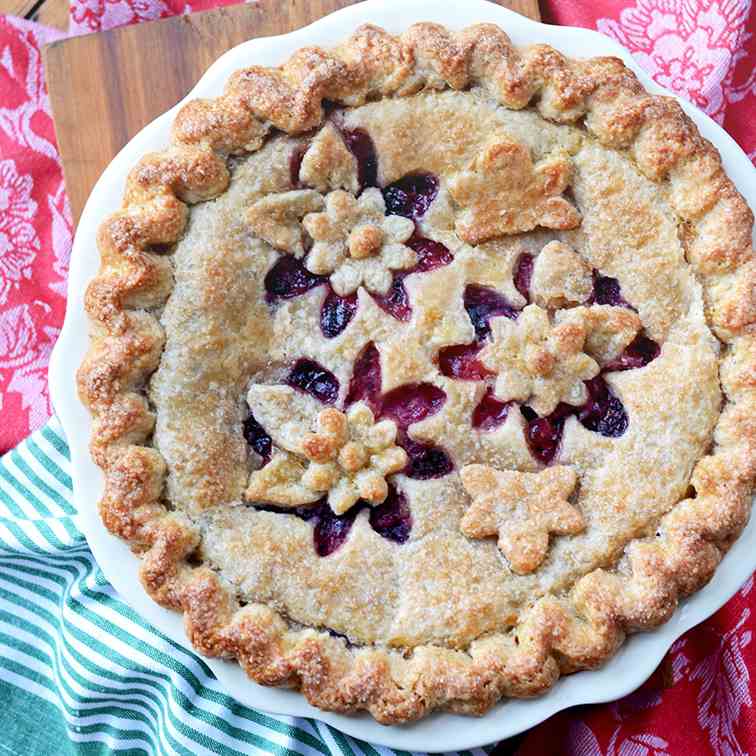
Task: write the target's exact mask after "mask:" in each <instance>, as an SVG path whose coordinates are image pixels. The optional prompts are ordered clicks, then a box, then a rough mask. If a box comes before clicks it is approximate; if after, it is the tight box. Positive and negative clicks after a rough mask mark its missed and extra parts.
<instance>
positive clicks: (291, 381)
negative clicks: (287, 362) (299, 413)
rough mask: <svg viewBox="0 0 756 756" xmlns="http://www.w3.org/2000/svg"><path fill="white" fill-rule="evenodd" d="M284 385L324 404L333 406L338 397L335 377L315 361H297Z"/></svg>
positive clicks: (337, 385) (302, 359)
mask: <svg viewBox="0 0 756 756" xmlns="http://www.w3.org/2000/svg"><path fill="white" fill-rule="evenodd" d="M286 383H287V384H288V385H289V386H291V387H292V388H295V389H297V390H298V391H303V392H304V393H305V394H310V396H314V397H315V398H316V399H317V400H318V401H321V402H323V403H324V404H333V403H334V402H335V401H336V399H337V398H338V396H339V381H338V380H337V378H336V376H335V375H334V374H333V373H332V372H331V371H330V370H326V369H325V368H324V367H323V366H322V365H319V364H318V363H317V362H315V360H309V359H307V358H306V357H303V358H301V359H299V360H297V362H296V363H295V365H294V367H293V368H292V369H291V372H290V373H289V375H288V376H287V378H286Z"/></svg>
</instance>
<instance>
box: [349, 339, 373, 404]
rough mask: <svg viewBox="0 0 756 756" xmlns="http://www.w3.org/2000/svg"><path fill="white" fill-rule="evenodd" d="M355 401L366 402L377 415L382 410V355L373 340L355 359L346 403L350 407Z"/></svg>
mask: <svg viewBox="0 0 756 756" xmlns="http://www.w3.org/2000/svg"><path fill="white" fill-rule="evenodd" d="M355 402H365V403H366V404H367V405H368V407H370V409H371V410H373V414H375V415H378V414H379V412H380V406H381V357H380V354H379V353H378V349H377V348H376V346H375V344H373V342H372V341H371V342H370V343H369V344H368V345H367V346H366V347H365V348H364V349H363V350H362V351H361V352H360V354H359V355H358V356H357V359H356V360H355V361H354V368H353V370H352V380H351V381H349V391H348V393H347V398H346V402H345V404H346V406H347V407H349V406H350V405H352V404H354V403H355Z"/></svg>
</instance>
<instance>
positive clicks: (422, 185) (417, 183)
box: [383, 173, 438, 220]
mask: <svg viewBox="0 0 756 756" xmlns="http://www.w3.org/2000/svg"><path fill="white" fill-rule="evenodd" d="M437 194H438V179H437V178H436V177H435V176H434V175H433V174H432V173H410V174H408V175H407V176H404V177H402V178H400V179H399V180H398V181H395V182H394V183H393V184H389V185H388V186H387V187H386V188H385V189H383V199H384V200H385V202H386V215H402V216H404V217H405V218H410V219H412V220H418V219H419V218H422V217H423V215H425V213H426V211H427V210H428V208H429V207H430V205H431V203H432V202H433V200H434V199H436V195H437Z"/></svg>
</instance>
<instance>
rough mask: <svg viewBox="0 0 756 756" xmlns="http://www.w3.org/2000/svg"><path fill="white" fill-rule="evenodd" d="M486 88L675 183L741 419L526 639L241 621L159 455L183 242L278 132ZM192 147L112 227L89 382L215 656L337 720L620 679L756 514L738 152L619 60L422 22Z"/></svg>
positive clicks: (204, 115)
mask: <svg viewBox="0 0 756 756" xmlns="http://www.w3.org/2000/svg"><path fill="white" fill-rule="evenodd" d="M471 84H477V85H480V86H482V87H483V88H484V89H485V90H486V91H487V92H488V93H489V94H490V95H491V96H492V97H493V98H494V99H496V100H497V101H498V102H500V103H501V104H502V105H504V106H506V107H509V108H517V109H519V108H523V107H525V106H526V105H528V104H529V103H530V102H531V101H533V100H534V99H535V100H536V104H535V107H536V108H537V109H538V111H539V112H540V113H541V115H542V116H544V117H545V118H548V119H551V120H555V121H558V122H566V123H574V122H576V121H577V120H578V119H580V118H583V117H584V118H585V120H584V123H585V127H586V128H587V130H588V132H589V133H590V134H591V135H592V136H593V137H595V138H596V139H597V140H598V141H599V142H600V143H601V144H602V145H604V146H608V147H612V148H614V149H618V150H623V151H626V154H627V155H628V156H629V157H630V158H631V159H632V160H633V161H634V162H635V165H636V166H637V168H638V169H639V170H640V171H641V172H642V173H643V174H644V175H645V176H646V177H648V178H650V179H652V180H653V181H656V182H660V183H664V184H665V185H666V186H668V188H669V197H670V202H671V205H672V207H673V209H674V210H675V212H676V213H677V214H678V216H679V217H680V218H681V219H683V220H684V221H685V222H686V226H687V230H688V232H687V237H686V239H685V244H686V253H687V257H688V260H689V262H690V264H691V266H692V267H693V269H694V271H695V273H696V275H697V278H698V280H699V282H700V283H701V285H702V287H703V292H704V298H705V303H706V307H707V313H708V316H709V319H710V322H711V324H712V327H713V329H714V331H715V333H716V334H717V336H718V337H719V339H720V340H721V341H722V342H723V353H724V356H723V362H722V369H721V380H722V388H723V391H724V393H725V398H726V405H725V407H724V409H723V411H722V413H721V417H720V420H719V422H718V424H717V426H716V429H715V433H714V444H713V448H712V450H711V453H710V455H709V456H706V457H704V458H703V459H701V460H700V462H699V463H698V464H697V465H696V467H695V469H694V470H693V474H692V477H691V491H692V494H691V496H690V498H686V499H684V500H683V501H681V502H679V504H678V505H677V506H675V507H674V508H673V509H672V510H671V511H670V512H669V513H667V514H666V515H664V516H663V517H662V518H661V520H660V522H659V524H658V530H657V532H656V534H655V535H653V536H649V537H647V538H639V539H637V540H635V541H633V542H632V543H631V544H630V545H629V547H628V548H627V549H626V551H625V555H624V556H623V557H622V559H621V560H620V562H619V564H618V566H617V569H614V570H596V571H594V572H591V573H590V574H588V575H586V576H585V577H583V578H582V579H580V580H579V581H578V582H577V583H576V584H575V586H574V587H573V588H572V590H571V591H570V592H569V594H567V595H565V596H561V597H554V596H547V597H544V598H541V599H539V600H538V601H536V603H534V604H533V605H532V606H531V607H530V609H529V610H527V611H524V612H522V614H521V616H520V618H519V621H518V624H517V625H516V627H514V628H512V629H511V630H510V631H507V632H501V633H497V634H494V635H491V636H488V637H485V638H482V639H480V640H476V641H474V642H472V643H471V644H470V646H469V648H468V649H467V650H466V651H456V650H450V649H446V648H441V647H436V646H420V647H416V648H415V649H414V651H413V653H412V654H411V655H409V656H407V657H405V656H403V655H402V654H400V653H398V652H392V651H386V650H381V649H368V648H357V647H354V648H353V647H347V646H346V644H345V643H344V642H343V641H342V640H340V639H337V638H334V637H331V636H329V635H328V634H326V633H324V632H318V631H315V630H299V629H293V628H291V627H289V626H288V625H287V623H286V622H285V621H284V620H283V619H282V618H281V617H280V616H279V615H277V614H276V613H275V612H274V611H272V610H271V609H269V608H267V607H264V606H260V605H257V604H254V605H247V606H244V607H241V608H240V607H239V605H238V603H237V600H236V598H235V595H234V592H233V590H232V589H231V588H230V587H229V586H228V585H226V584H224V582H223V581H222V579H221V578H220V577H219V576H218V575H216V574H215V573H214V572H212V571H211V570H210V569H208V568H207V567H193V566H191V565H190V562H189V561H188V560H189V558H190V557H191V554H192V552H193V550H194V549H195V548H196V545H197V542H198V535H197V533H196V532H195V531H194V528H193V526H192V525H191V523H190V522H189V520H187V519H185V518H183V517H182V516H179V515H177V514H175V513H171V512H169V511H167V509H166V508H165V507H164V505H163V503H162V501H161V496H162V490H163V482H164V478H165V464H164V462H163V460H162V458H161V455H160V454H159V453H158V452H157V451H156V450H154V449H152V448H150V447H149V446H148V444H149V440H150V434H151V432H152V427H153V423H154V416H153V413H152V412H151V410H150V408H149V406H148V405H147V402H146V401H145V400H144V397H143V396H142V387H143V385H144V383H145V380H146V378H147V377H148V376H149V375H150V374H151V373H152V372H153V371H154V370H155V368H156V367H157V365H158V361H159V358H160V350H161V347H162V342H163V335H162V331H161V327H160V325H159V323H158V321H157V319H156V318H155V316H154V315H153V314H151V313H150V312H149V311H148V309H149V308H153V307H157V306H159V305H161V304H162V303H163V302H164V301H165V299H166V298H167V297H168V295H169V293H170V289H171V285H172V282H171V274H170V267H169V266H168V264H167V261H166V259H165V257H164V253H163V252H162V251H161V249H162V247H163V246H164V245H167V244H171V243H173V242H175V241H176V240H177V239H178V238H179V237H180V236H181V234H182V232H183V229H184V226H185V224H186V219H187V209H186V206H185V205H186V203H193V202H198V201H200V200H203V199H207V198H210V197H214V196H217V195H218V194H219V193H221V192H223V191H224V190H225V188H226V186H227V183H228V176H229V174H228V170H227V168H226V165H225V157H226V156H227V155H229V154H238V153H244V152H248V151H253V150H256V149H258V148H259V147H260V146H261V145H262V143H263V140H264V138H265V135H266V134H267V133H268V131H269V129H270V128H271V126H272V127H275V128H278V129H281V130H283V131H286V132H288V133H291V134H296V133H301V132H304V131H307V130H308V129H312V128H313V127H315V126H316V125H318V124H319V123H320V122H321V120H322V118H323V110H322V103H323V100H330V101H334V102H337V103H341V104H344V105H357V104H361V103H364V102H366V101H367V100H368V99H376V98H381V97H401V96H404V95H408V94H412V93H413V92H416V91H418V90H420V89H421V88H434V89H443V88H446V87H450V88H454V89H461V88H464V87H467V86H470V85H471ZM173 139H174V143H173V145H172V146H171V147H170V148H168V149H167V150H166V151H165V152H164V153H160V154H156V155H148V156H146V157H145V158H143V159H142V161H140V163H139V164H138V165H137V167H136V168H135V169H134V170H133V171H132V173H131V174H130V176H129V179H128V182H127V190H126V194H125V198H124V206H123V209H122V210H120V211H119V212H117V213H115V214H114V215H112V216H111V217H110V218H108V219H107V220H106V221H105V222H104V223H103V225H102V226H101V228H100V232H99V235H98V247H99V250H100V255H101V261H102V262H101V268H100V272H99V274H98V276H97V277H96V278H95V279H94V281H93V282H92V283H91V284H90V286H89V288H88V290H87V294H86V309H87V312H88V313H89V315H90V318H91V319H92V323H93V325H92V342H91V347H90V351H89V353H88V355H87V358H86V360H85V361H84V363H83V364H82V366H81V368H80V370H79V373H78V385H79V391H80V395H81V397H82V400H83V401H84V402H85V403H86V404H87V405H88V406H89V408H90V410H91V412H92V414H93V416H94V418H95V422H94V427H93V436H92V444H91V448H92V455H93V458H94V459H95V461H96V462H97V464H98V465H100V466H101V467H102V469H103V471H104V473H105V494H104V496H103V499H102V500H101V502H100V510H101V513H102V517H103V521H104V522H105V524H106V526H107V527H108V528H109V529H110V530H111V531H112V532H113V533H115V534H117V535H119V536H121V537H122V538H124V539H126V540H127V541H129V542H130V543H131V545H132V546H133V548H134V549H135V550H137V551H139V552H143V554H144V556H143V562H142V579H143V582H144V585H145V588H146V589H147V591H148V592H149V593H150V595H151V596H153V597H154V598H155V599H156V600H157V601H159V602H160V603H162V604H164V605H165V606H169V607H171V608H174V609H177V610H181V611H183V612H184V615H185V620H186V627H187V632H188V634H189V637H190V638H191V639H192V642H193V643H194V644H195V646H196V647H197V648H198V650H199V651H200V652H202V653H204V654H207V655H210V656H224V657H235V658H237V659H238V660H239V662H240V663H241V664H242V666H243V667H244V669H245V670H246V671H247V673H248V674H249V675H250V677H252V678H253V679H255V680H257V681H259V682H262V683H265V684H271V685H294V686H297V687H300V688H301V689H302V691H303V693H304V694H305V696H306V697H307V698H308V700H310V701H311V702H312V703H313V704H315V705H316V706H320V707H321V708H326V709H331V710H334V711H344V712H346V711H355V710H358V709H366V710H368V711H369V712H370V713H371V714H372V715H373V716H374V717H375V718H376V719H377V720H379V721H381V722H384V723H395V722H403V721H408V720H412V719H417V718H418V717H421V716H423V715H425V714H426V713H428V712H429V711H431V710H432V709H435V708H447V709H451V710H453V711H461V712H466V713H474V714H481V713H483V712H484V711H486V710H487V709H488V708H490V707H491V706H492V705H493V704H494V703H495V702H496V701H498V700H499V699H500V698H501V697H502V696H529V695H534V694H537V693H539V692H541V691H543V690H545V689H546V688H548V687H549V686H550V685H552V684H553V683H554V681H555V680H556V679H557V678H558V676H559V675H560V674H561V673H567V672H571V671H574V670H577V669H584V668H591V667H595V666H597V665H599V664H600V663H602V662H603V661H604V660H605V659H607V658H608V657H609V656H610V655H611V654H612V653H613V652H614V651H615V649H616V648H617V646H618V645H619V644H620V643H621V642H622V640H623V638H624V635H625V633H626V632H630V631H633V630H638V629H648V628H651V627H654V626H656V625H658V624H660V623H661V622H663V621H665V620H666V619H667V618H668V617H669V616H670V614H671V613H672V612H673V611H674V608H675V606H676V604H677V601H678V599H679V598H680V597H681V596H684V595H687V594H689V593H691V592H692V591H695V590H696V589H698V588H699V587H700V586H701V585H703V584H704V583H705V582H706V581H707V580H708V579H709V578H710V576H711V575H712V573H713V571H714V569H715V568H716V566H717V564H718V562H719V560H720V559H721V556H722V553H723V552H724V551H725V550H726V549H727V547H728V546H729V544H730V543H731V542H732V541H733V539H734V538H735V537H736V536H737V534H738V533H739V532H740V530H741V528H742V527H743V525H744V523H745V521H746V520H747V517H748V515H749V511H750V503H751V498H750V497H751V493H752V490H753V482H754V475H755V474H756V469H755V467H756V462H755V461H754V460H756V421H754V417H756V379H755V378H754V375H755V374H756V347H755V346H754V344H755V343H756V261H754V257H753V250H752V248H751V229H752V225H753V216H752V214H751V212H750V210H749V209H748V207H747V205H746V203H745V201H744V200H743V198H742V197H741V196H740V195H739V194H738V193H737V191H736V190H735V188H734V187H733V185H732V183H731V182H730V180H729V179H728V178H727V176H726V175H725V174H724V171H723V169H722V166H721V163H720V160H719V157H718V155H717V153H716V150H714V149H713V148H712V147H711V145H709V144H708V143H707V142H705V141H704V140H703V138H702V137H701V136H700V135H699V134H698V132H697V131H696V129H695V127H694V126H693V124H692V123H691V122H690V120H689V119H688V118H687V116H685V114H684V113H683V111H682V110H681V109H680V107H679V105H678V104H677V103H676V102H674V101H673V100H671V99H667V98H664V97H654V96H650V95H649V94H648V93H646V92H645V91H644V90H643V88H642V86H641V85H640V84H639V83H638V81H637V80H636V79H635V77H634V75H633V74H632V73H631V72H630V71H629V70H628V69H626V68H625V67H624V66H623V65H622V63H621V61H619V60H616V59H612V58H594V59H590V60H586V61H571V60H568V59H566V58H564V57H563V56H562V55H560V54H559V53H558V52H556V51H555V50H553V49H551V48H549V47H546V46H543V45H535V46H533V47H530V48H528V49H525V50H518V49H516V48H514V47H513V46H512V45H511V44H510V42H509V39H508V38H507V36H506V34H505V33H504V32H503V31H501V30H500V29H499V28H497V27H495V26H493V25H490V24H486V25H479V26H473V27H470V28H468V29H466V30H464V31H462V32H459V33H453V32H449V31H447V30H446V29H444V28H443V27H440V26H438V25H434V24H417V25H415V26H413V27H411V28H410V29H408V30H407V31H406V32H405V33H404V34H403V35H402V36H401V37H399V38H397V37H393V36H391V35H389V34H387V33H385V32H383V31H382V30H380V29H378V28H376V27H372V26H364V27H361V28H360V29H358V30H357V31H356V32H355V34H354V35H353V36H352V37H351V38H350V39H349V40H348V41H347V42H346V43H345V44H344V45H342V46H341V47H339V48H337V49H336V50H333V51H323V50H319V49H317V48H310V49H304V50H300V51H299V52H298V53H296V54H295V55H294V56H293V57H292V58H291V59H290V60H289V61H288V62H287V63H285V64H284V65H283V66H281V67H280V68H277V69H264V68H259V67H253V68H249V69H246V70H243V71H239V72H237V73H236V74H235V75H234V76H233V77H232V78H231V79H230V80H229V82H228V85H227V87H226V91H225V93H224V94H223V95H222V96H221V97H220V98H218V99H216V100H203V101H195V102H192V103H189V104H188V105H186V106H185V107H184V108H183V109H182V110H181V112H180V113H179V115H178V117H177V119H176V122H175V124H174V131H173ZM156 245H158V246H157V247H156Z"/></svg>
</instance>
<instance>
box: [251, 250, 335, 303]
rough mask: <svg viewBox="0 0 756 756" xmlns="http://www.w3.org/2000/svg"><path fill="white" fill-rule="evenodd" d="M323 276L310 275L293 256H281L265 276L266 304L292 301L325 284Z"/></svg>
mask: <svg viewBox="0 0 756 756" xmlns="http://www.w3.org/2000/svg"><path fill="white" fill-rule="evenodd" d="M326 280H327V279H326V278H324V277H323V276H316V275H315V274H314V273H310V271H309V270H307V268H305V266H304V265H303V264H302V261H301V260H297V258H296V257H294V256H293V255H282V256H281V257H280V258H279V259H278V262H276V264H275V265H274V266H273V267H272V268H271V269H270V270H269V271H268V273H267V274H266V276H265V282H264V285H265V291H266V298H267V300H268V302H270V303H273V302H275V301H276V300H277V299H292V298H294V297H299V296H301V295H302V294H305V293H307V292H308V291H310V289H314V288H315V287H316V286H320V285H321V284H323V283H325V282H326Z"/></svg>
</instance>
